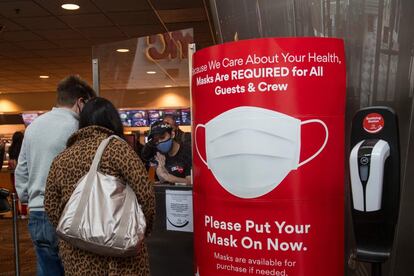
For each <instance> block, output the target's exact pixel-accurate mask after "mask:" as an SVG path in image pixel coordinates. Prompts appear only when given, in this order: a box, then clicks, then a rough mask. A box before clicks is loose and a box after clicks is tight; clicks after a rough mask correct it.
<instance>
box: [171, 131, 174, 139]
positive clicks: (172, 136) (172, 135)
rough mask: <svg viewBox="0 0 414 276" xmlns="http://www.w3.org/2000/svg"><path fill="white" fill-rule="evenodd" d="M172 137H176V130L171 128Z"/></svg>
mask: <svg viewBox="0 0 414 276" xmlns="http://www.w3.org/2000/svg"><path fill="white" fill-rule="evenodd" d="M171 138H172V139H174V138H175V131H174V130H171Z"/></svg>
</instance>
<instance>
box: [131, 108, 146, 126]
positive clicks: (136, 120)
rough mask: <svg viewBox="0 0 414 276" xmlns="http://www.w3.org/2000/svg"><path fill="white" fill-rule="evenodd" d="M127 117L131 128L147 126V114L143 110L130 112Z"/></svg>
mask: <svg viewBox="0 0 414 276" xmlns="http://www.w3.org/2000/svg"><path fill="white" fill-rule="evenodd" d="M128 117H129V118H130V120H131V124H132V126H133V127H143V126H148V114H147V112H146V111H145V110H131V111H129V114H128Z"/></svg>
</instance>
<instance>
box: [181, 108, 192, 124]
mask: <svg viewBox="0 0 414 276" xmlns="http://www.w3.org/2000/svg"><path fill="white" fill-rule="evenodd" d="M181 124H182V125H191V111H190V109H189V108H187V109H181Z"/></svg>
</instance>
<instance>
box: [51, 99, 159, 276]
mask: <svg viewBox="0 0 414 276" xmlns="http://www.w3.org/2000/svg"><path fill="white" fill-rule="evenodd" d="M99 112H101V113H99ZM114 112H117V111H116V109H115V108H114V107H113V105H112V103H110V102H109V101H107V100H105V99H103V98H96V99H93V100H91V101H89V102H88V103H87V104H86V105H85V108H84V109H83V111H82V112H81V114H80V130H79V131H77V132H76V133H75V134H73V135H72V137H71V138H70V139H69V141H68V148H67V149H66V150H65V151H63V152H62V153H61V154H60V155H58V156H57V157H56V159H55V160H54V161H53V163H52V166H51V168H50V172H49V176H48V179H47V185H46V192H45V209H46V212H47V214H48V216H49V218H50V220H51V222H52V223H53V225H54V226H55V227H56V226H57V224H58V222H59V218H60V216H61V214H62V211H63V209H64V207H65V205H66V202H67V201H68V200H69V198H70V196H71V195H72V193H73V191H74V189H75V184H76V183H77V182H78V181H79V179H80V178H81V177H82V176H84V175H85V174H86V173H87V172H88V170H89V167H90V165H91V164H92V160H93V157H94V155H95V152H96V150H97V148H98V146H99V144H100V143H101V142H102V140H104V139H105V138H107V137H108V136H109V135H112V134H118V135H121V136H122V135H123V134H122V124H121V122H120V119H119V115H118V113H116V115H115V117H116V118H115V119H114V118H113V117H114V114H115V113H114ZM94 113H95V114H94ZM97 113H98V114H97ZM96 118H100V119H96ZM102 119H104V120H102ZM108 120H109V122H108ZM111 120H112V122H111ZM114 120H115V121H114ZM99 125H101V126H99ZM102 125H104V126H106V127H102ZM110 128H111V129H110ZM99 168H100V171H101V172H102V173H105V174H109V175H113V176H117V177H119V178H121V179H123V180H124V181H125V183H128V184H129V185H130V186H131V188H132V189H133V190H134V192H135V194H136V196H137V199H138V202H139V203H140V205H141V207H142V210H143V212H144V215H145V218H146V223H147V231H146V236H147V235H148V234H149V233H150V231H151V228H152V224H153V219H154V213H155V196H154V190H153V187H152V186H151V185H150V182H149V181H148V177H147V172H146V170H145V167H144V165H143V164H142V162H141V160H140V159H139V158H138V156H137V155H136V153H135V152H134V150H133V149H132V148H131V147H130V146H129V145H128V144H127V143H126V142H124V141H119V140H117V139H112V140H111V142H110V144H109V145H108V146H107V147H106V149H105V151H104V153H103V155H102V159H101V163H100V166H99ZM142 245H143V246H141V248H140V252H139V253H138V255H137V256H134V257H124V258H120V257H109V256H99V255H96V254H93V253H89V252H87V251H84V250H81V249H78V248H76V247H73V246H72V245H71V244H70V243H68V242H65V241H63V240H60V241H59V254H60V256H61V258H62V262H63V266H64V269H65V275H66V276H71V275H74V276H75V275H76V276H80V275H88V276H89V275H145V276H146V275H150V271H149V260H148V259H149V258H148V252H147V246H146V244H145V239H144V241H143V243H142Z"/></svg>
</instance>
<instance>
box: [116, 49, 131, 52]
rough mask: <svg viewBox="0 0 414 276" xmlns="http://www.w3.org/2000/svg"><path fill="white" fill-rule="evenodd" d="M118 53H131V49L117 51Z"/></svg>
mask: <svg viewBox="0 0 414 276" xmlns="http://www.w3.org/2000/svg"><path fill="white" fill-rule="evenodd" d="M116 51H117V52H119V53H128V52H129V49H122V48H121V49H116Z"/></svg>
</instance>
